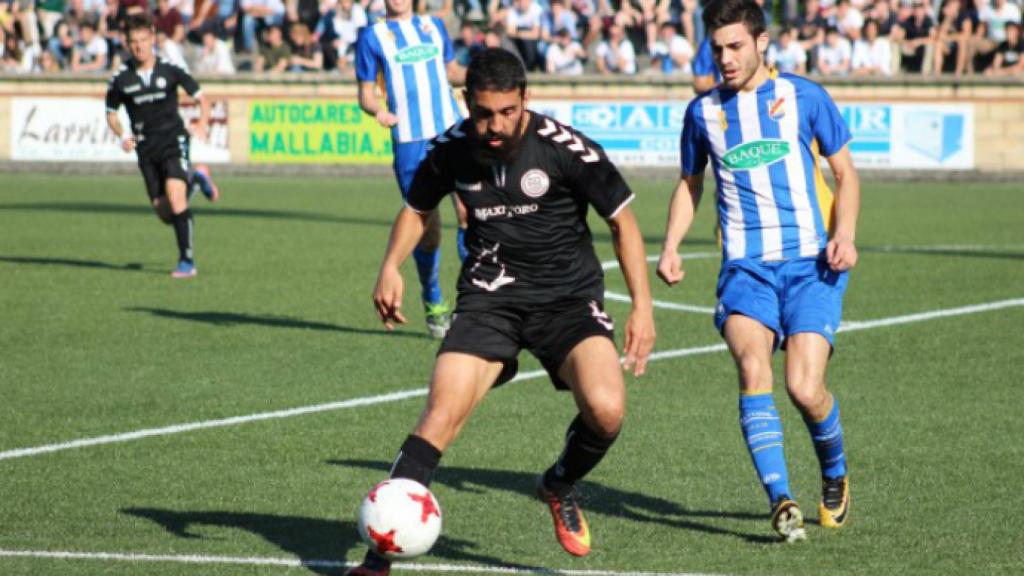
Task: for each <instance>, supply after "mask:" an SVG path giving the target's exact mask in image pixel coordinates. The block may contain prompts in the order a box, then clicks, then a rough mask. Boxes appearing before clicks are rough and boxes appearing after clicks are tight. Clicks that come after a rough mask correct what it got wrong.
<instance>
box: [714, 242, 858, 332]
mask: <svg viewBox="0 0 1024 576" xmlns="http://www.w3.org/2000/svg"><path fill="white" fill-rule="evenodd" d="M848 280H849V273H847V272H835V271H834V270H832V269H831V268H829V266H828V262H826V261H824V260H818V259H817V258H799V259H794V260H786V261H782V262H760V261H758V260H751V259H739V260H729V261H727V262H724V263H723V264H722V271H721V272H720V273H719V275H718V306H716V307H715V327H716V328H718V331H719V333H721V332H722V330H723V328H724V327H725V321H726V320H727V319H728V318H729V316H731V315H732V314H741V315H743V316H747V317H748V318H752V319H754V320H757V321H758V322H760V323H761V324H764V325H765V326H767V327H768V328H769V329H770V330H772V331H773V332H775V349H778V348H779V346H780V345H782V346H784V344H785V339H786V338H787V337H788V336H790V335H792V334H797V333H799V332H813V333H815V334H821V335H822V336H824V337H825V339H826V340H828V343H829V345H832V344H833V340H834V337H835V332H836V330H837V329H838V328H839V321H840V320H841V319H842V315H843V293H844V292H846V283H847V281H848Z"/></svg>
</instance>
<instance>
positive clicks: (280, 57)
mask: <svg viewBox="0 0 1024 576" xmlns="http://www.w3.org/2000/svg"><path fill="white" fill-rule="evenodd" d="M263 39H264V41H265V44H261V45H260V52H259V54H258V55H257V56H256V65H255V68H256V72H263V71H266V72H275V73H276V72H284V71H285V70H286V69H287V68H288V61H289V59H291V57H292V49H291V48H290V47H289V46H288V45H287V44H285V43H284V34H283V33H282V32H281V27H280V26H271V27H270V28H267V30H266V32H264V33H263Z"/></svg>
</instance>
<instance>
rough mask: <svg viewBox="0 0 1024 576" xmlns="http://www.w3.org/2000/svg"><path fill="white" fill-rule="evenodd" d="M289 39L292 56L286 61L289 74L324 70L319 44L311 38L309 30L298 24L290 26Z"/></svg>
mask: <svg viewBox="0 0 1024 576" xmlns="http://www.w3.org/2000/svg"><path fill="white" fill-rule="evenodd" d="M288 35H289V37H290V38H291V41H292V46H293V47H294V48H293V50H292V55H291V57H289V59H288V70H289V71H291V72H318V71H320V70H323V69H324V54H323V51H321V50H320V43H319V42H317V41H316V39H315V38H313V34H312V33H310V31H309V28H308V27H307V26H306V25H305V24H303V23H301V22H298V23H296V24H292V27H291V29H290V30H289V31H288Z"/></svg>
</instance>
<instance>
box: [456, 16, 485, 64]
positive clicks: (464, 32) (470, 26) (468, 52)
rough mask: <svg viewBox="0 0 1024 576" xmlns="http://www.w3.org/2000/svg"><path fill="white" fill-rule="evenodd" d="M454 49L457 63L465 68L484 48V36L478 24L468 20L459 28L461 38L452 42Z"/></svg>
mask: <svg viewBox="0 0 1024 576" xmlns="http://www.w3.org/2000/svg"><path fill="white" fill-rule="evenodd" d="M452 47H453V48H454V49H455V61H456V62H458V63H459V66H462V67H463V68H465V67H466V66H469V61H470V60H471V59H472V58H473V55H474V54H476V52H477V51H478V50H480V49H481V48H483V35H482V34H481V33H480V30H479V29H478V28H477V27H476V24H474V23H473V22H471V21H470V20H466V21H464V22H463V23H462V26H460V27H459V37H458V38H456V39H455V40H453V41H452Z"/></svg>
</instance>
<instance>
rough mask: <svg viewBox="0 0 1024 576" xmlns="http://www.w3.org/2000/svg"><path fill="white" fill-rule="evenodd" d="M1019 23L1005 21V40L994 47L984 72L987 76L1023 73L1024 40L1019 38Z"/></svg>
mask: <svg viewBox="0 0 1024 576" xmlns="http://www.w3.org/2000/svg"><path fill="white" fill-rule="evenodd" d="M1020 27H1021V25H1020V24H1019V23H1017V22H1007V23H1006V40H1004V41H1002V42H1001V43H1000V44H999V46H997V47H996V50H995V56H994V57H993V59H992V65H991V66H989V68H988V70H985V74H987V75H989V76H1011V75H1018V74H1022V73H1024V58H1022V56H1024V40H1022V39H1021V33H1020Z"/></svg>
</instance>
